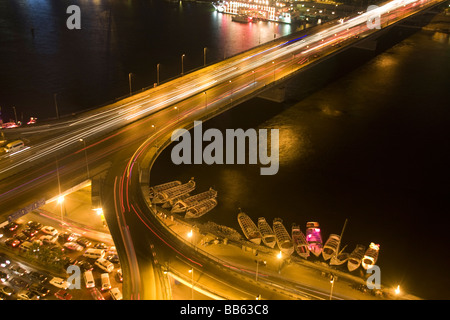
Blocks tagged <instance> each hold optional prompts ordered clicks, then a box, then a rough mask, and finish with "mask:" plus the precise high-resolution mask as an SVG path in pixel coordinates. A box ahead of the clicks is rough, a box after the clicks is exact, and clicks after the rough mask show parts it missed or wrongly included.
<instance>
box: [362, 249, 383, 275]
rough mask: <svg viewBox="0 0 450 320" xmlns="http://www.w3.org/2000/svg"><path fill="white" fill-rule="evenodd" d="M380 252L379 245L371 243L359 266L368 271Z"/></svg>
mask: <svg viewBox="0 0 450 320" xmlns="http://www.w3.org/2000/svg"><path fill="white" fill-rule="evenodd" d="M379 252H380V245H379V244H375V243H373V242H371V243H370V245H369V248H368V249H367V251H366V253H365V254H364V257H363V259H362V261H361V265H362V267H363V268H364V269H366V270H367V269H368V268H370V267H371V266H373V265H374V264H375V263H376V262H377V260H378V253H379Z"/></svg>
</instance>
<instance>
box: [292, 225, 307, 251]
mask: <svg viewBox="0 0 450 320" xmlns="http://www.w3.org/2000/svg"><path fill="white" fill-rule="evenodd" d="M291 235H292V242H293V243H294V249H295V252H297V254H298V255H299V256H300V257H302V258H304V259H306V258H308V257H309V248H308V242H307V241H306V237H305V235H304V234H303V232H302V231H301V230H300V226H299V225H298V224H295V223H294V224H292V232H291Z"/></svg>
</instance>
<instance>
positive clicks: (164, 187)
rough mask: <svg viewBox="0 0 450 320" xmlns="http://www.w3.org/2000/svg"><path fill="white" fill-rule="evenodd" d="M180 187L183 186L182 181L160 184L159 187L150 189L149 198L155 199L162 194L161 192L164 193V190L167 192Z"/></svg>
mask: <svg viewBox="0 0 450 320" xmlns="http://www.w3.org/2000/svg"><path fill="white" fill-rule="evenodd" d="M179 185H181V182H180V181H170V182H166V183H163V184H159V185H156V186H153V187H150V190H149V196H150V198H153V197H154V196H155V195H156V194H157V193H158V192H161V191H164V190H167V189H170V188H173V187H176V186H179Z"/></svg>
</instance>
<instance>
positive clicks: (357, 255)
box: [347, 244, 366, 271]
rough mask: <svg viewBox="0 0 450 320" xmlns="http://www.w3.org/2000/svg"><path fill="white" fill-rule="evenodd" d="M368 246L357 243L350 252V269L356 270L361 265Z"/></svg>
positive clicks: (348, 262)
mask: <svg viewBox="0 0 450 320" xmlns="http://www.w3.org/2000/svg"><path fill="white" fill-rule="evenodd" d="M365 250H366V247H365V246H364V245H362V244H357V245H356V248H355V249H354V250H353V251H352V253H350V256H349V257H348V261H347V267H348V271H354V270H356V269H358V268H359V266H360V265H361V260H362V258H363V256H364V252H365Z"/></svg>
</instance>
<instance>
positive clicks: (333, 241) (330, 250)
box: [322, 234, 341, 261]
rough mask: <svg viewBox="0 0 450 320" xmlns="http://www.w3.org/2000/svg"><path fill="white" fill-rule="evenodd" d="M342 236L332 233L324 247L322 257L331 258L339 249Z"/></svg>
mask: <svg viewBox="0 0 450 320" xmlns="http://www.w3.org/2000/svg"><path fill="white" fill-rule="evenodd" d="M340 241H341V237H340V236H339V235H337V234H330V237H329V238H328V240H327V241H326V242H325V244H324V246H323V249H322V257H323V259H324V260H325V261H327V260H329V259H330V258H331V257H332V256H333V255H334V254H335V253H337V252H336V251H337V250H338V247H339V242H340Z"/></svg>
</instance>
